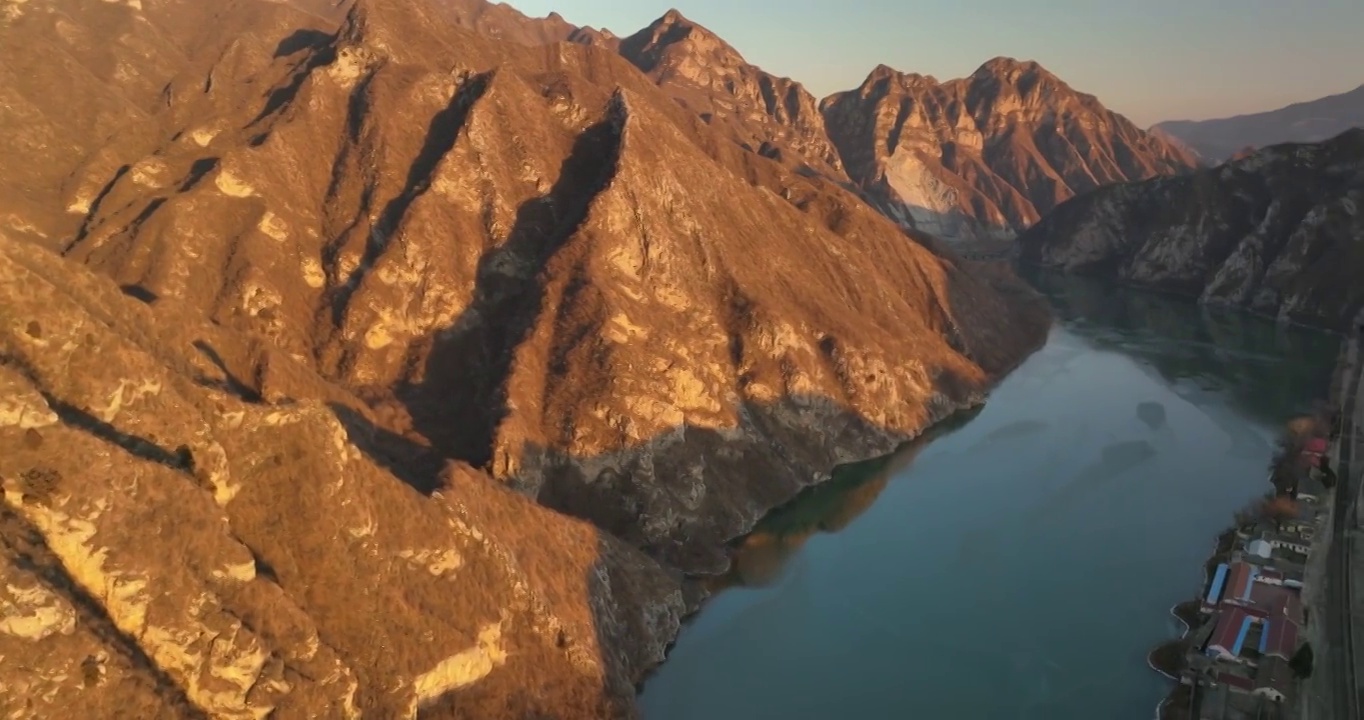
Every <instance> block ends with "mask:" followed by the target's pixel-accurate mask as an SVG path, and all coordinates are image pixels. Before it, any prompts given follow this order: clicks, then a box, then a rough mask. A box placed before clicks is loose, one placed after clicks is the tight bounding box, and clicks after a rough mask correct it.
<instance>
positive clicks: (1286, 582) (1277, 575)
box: [1255, 567, 1302, 590]
mask: <svg viewBox="0 0 1364 720" xmlns="http://www.w3.org/2000/svg"><path fill="white" fill-rule="evenodd" d="M1255 582H1257V583H1261V584H1264V585H1281V586H1283V587H1286V588H1292V589H1294V590H1302V575H1301V574H1300V573H1294V572H1293V571H1291V570H1289V571H1285V570H1282V569H1280V568H1276V567H1262V568H1260V574H1259V575H1256V576H1255Z"/></svg>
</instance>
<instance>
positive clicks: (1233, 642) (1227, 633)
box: [1203, 607, 1255, 663]
mask: <svg viewBox="0 0 1364 720" xmlns="http://www.w3.org/2000/svg"><path fill="white" fill-rule="evenodd" d="M1254 624H1255V618H1254V617H1252V616H1251V615H1250V613H1248V612H1246V611H1245V609H1244V608H1239V607H1233V608H1229V609H1227V610H1223V611H1222V614H1221V615H1218V616H1217V625H1216V627H1215V628H1214V629H1213V631H1212V638H1211V639H1209V640H1208V647H1207V649H1206V650H1204V651H1203V652H1204V654H1206V655H1208V656H1209V657H1212V658H1215V659H1218V660H1226V661H1229V662H1237V663H1239V662H1243V661H1242V659H1241V651H1242V650H1243V649H1244V648H1245V642H1246V635H1248V634H1250V627H1251V626H1252V625H1254Z"/></svg>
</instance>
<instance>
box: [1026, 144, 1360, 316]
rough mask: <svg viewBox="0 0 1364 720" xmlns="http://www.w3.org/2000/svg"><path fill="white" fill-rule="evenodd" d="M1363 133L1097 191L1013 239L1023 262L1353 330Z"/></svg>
mask: <svg viewBox="0 0 1364 720" xmlns="http://www.w3.org/2000/svg"><path fill="white" fill-rule="evenodd" d="M1361 207H1364V129H1356V130H1350V131H1347V132H1345V133H1342V134H1341V135H1339V136H1337V137H1336V138H1334V139H1332V140H1329V141H1326V142H1323V143H1317V144H1285V145H1275V146H1272V147H1269V148H1265V149H1263V150H1260V151H1259V152H1256V153H1254V154H1252V155H1250V156H1248V157H1245V158H1242V159H1240V160H1237V161H1234V162H1230V163H1227V164H1225V165H1223V166H1221V167H1218V168H1215V169H1208V170H1200V171H1198V172H1196V173H1194V174H1192V175H1186V176H1181V177H1173V178H1158V179H1154V180H1148V181H1145V182H1139V183H1129V184H1124V185H1115V186H1111V187H1106V188H1102V189H1100V190H1098V191H1095V192H1093V193H1090V194H1088V195H1085V196H1082V197H1079V198H1076V199H1074V200H1071V201H1069V202H1067V203H1065V204H1063V205H1061V206H1060V207H1058V208H1057V209H1056V210H1054V211H1053V212H1052V213H1051V214H1050V215H1048V216H1047V217H1046V218H1045V219H1044V220H1043V221H1042V222H1041V223H1039V224H1038V225H1037V226H1035V227H1034V228H1032V229H1031V230H1029V231H1028V232H1026V233H1024V234H1023V235H1022V236H1020V237H1019V238H1018V244H1019V246H1020V248H1021V252H1022V259H1023V261H1024V262H1028V263H1033V264H1038V265H1042V266H1046V267H1052V268H1058V269H1061V270H1066V271H1071V272H1077V273H1087V274H1095V275H1100V276H1103V277H1111V278H1116V279H1119V280H1122V281H1126V282H1132V283H1137V284H1141V285H1147V286H1152V287H1156V288H1160V289H1162V290H1169V291H1172V292H1178V293H1182V294H1186V295H1193V296H1197V297H1198V298H1199V300H1200V301H1201V302H1204V303H1207V304H1210V305H1221V306H1229V307H1238V308H1245V309H1248V310H1251V311H1254V312H1258V313H1263V314H1267V315H1273V316H1276V317H1278V318H1279V319H1281V320H1290V321H1294V322H1300V323H1307V324H1314V325H1322V326H1326V327H1331V328H1346V327H1349V323H1350V322H1351V321H1352V319H1353V318H1354V317H1355V316H1356V314H1357V313H1358V312H1359V310H1360V307H1361V305H1364V288H1361V286H1360V285H1359V283H1358V278H1359V274H1360V273H1361V272H1364V213H1361V212H1360V208H1361Z"/></svg>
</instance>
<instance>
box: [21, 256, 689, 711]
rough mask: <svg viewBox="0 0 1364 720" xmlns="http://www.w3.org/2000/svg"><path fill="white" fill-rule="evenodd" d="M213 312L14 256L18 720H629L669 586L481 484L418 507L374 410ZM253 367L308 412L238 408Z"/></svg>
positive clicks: (446, 477) (51, 259) (447, 479)
mask: <svg viewBox="0 0 1364 720" xmlns="http://www.w3.org/2000/svg"><path fill="white" fill-rule="evenodd" d="M196 315H197V311H196V310H195V309H194V308H193V307H192V306H189V305H185V304H182V303H178V302H173V301H170V300H163V301H158V302H157V303H156V304H155V306H154V307H147V306H146V305H144V304H143V303H141V302H140V301H138V300H135V299H133V298H130V297H127V296H126V295H124V294H123V293H121V292H120V291H119V289H118V288H117V287H116V286H115V285H114V284H113V283H112V282H111V281H109V280H108V279H105V278H99V277H96V276H94V275H93V274H91V273H89V272H88V271H87V270H85V269H83V268H81V267H80V266H78V265H76V264H74V263H71V262H69V261H67V260H63V259H62V258H60V257H57V256H56V255H54V254H52V253H49V252H47V251H44V250H41V249H39V248H37V247H34V246H32V245H31V244H27V243H21V242H17V241H14V240H11V239H8V238H3V237H0V388H2V389H0V448H3V452H0V481H2V482H3V492H4V495H3V500H0V575H3V580H0V678H2V679H3V682H4V685H5V689H6V691H5V692H4V693H0V712H3V714H4V716H5V717H25V718H27V717H33V718H40V717H92V718H93V717H113V716H116V715H118V714H119V713H122V716H126V717H139V718H153V717H167V718H183V717H214V718H261V717H265V716H267V715H273V716H276V717H328V718H347V717H349V718H359V717H412V716H413V715H414V713H415V711H416V710H415V709H416V708H417V707H418V706H422V707H424V708H425V709H426V711H427V712H428V713H432V714H431V715H430V716H433V717H468V718H491V717H508V716H514V717H525V716H531V715H533V714H535V713H536V712H540V713H547V714H552V715H554V716H564V717H601V716H607V715H610V714H613V713H616V712H621V711H623V710H624V706H623V705H621V704H620V703H622V702H623V699H624V698H628V696H629V694H630V692H631V689H632V685H633V682H634V680H635V679H636V678H637V677H638V676H639V674H640V673H641V672H642V671H643V670H644V669H646V668H647V667H649V666H650V665H652V664H653V663H656V662H657V661H658V660H660V659H661V658H662V653H663V648H664V647H665V645H666V643H667V642H669V640H670V639H671V636H672V633H673V632H675V630H676V627H677V623H678V618H679V616H680V615H681V613H682V612H683V610H684V606H683V599H682V593H681V589H680V585H679V578H678V577H677V576H676V574H675V573H673V572H669V571H665V570H663V569H662V568H661V567H660V566H659V565H658V564H657V563H655V562H654V561H652V560H649V559H648V558H647V557H645V556H644V555H643V554H642V553H640V552H639V551H637V550H634V549H633V548H630V547H628V546H626V545H625V544H624V543H622V542H620V541H619V540H617V539H615V538H613V537H610V536H609V535H606V534H605V533H602V532H601V531H599V530H597V529H595V528H593V527H591V526H590V525H588V524H586V523H583V522H580V521H575V520H571V519H568V518H566V517H563V516H562V515H558V514H556V513H553V512H550V511H548V510H545V509H543V508H541V507H539V506H537V505H536V504H535V503H533V502H531V501H530V500H528V499H526V498H524V497H522V496H520V495H517V494H516V493H513V492H511V491H509V490H506V489H504V488H502V487H500V486H499V484H497V483H495V482H494V481H493V480H492V479H491V478H488V477H486V476H485V475H483V474H481V473H479V472H477V471H475V470H473V469H471V468H469V467H467V466H463V465H457V464H456V465H451V466H449V468H448V469H446V470H445V471H444V473H443V474H442V476H441V482H440V485H439V487H438V488H437V489H436V490H435V491H434V492H433V493H431V494H430V496H423V495H422V494H421V493H418V492H417V491H416V490H414V489H413V488H412V487H410V486H409V485H407V484H405V483H404V482H403V481H402V480H401V479H399V477H400V475H401V473H398V474H395V473H394V472H392V471H390V470H389V469H388V468H386V467H385V460H383V459H382V458H383V457H384V455H383V453H382V452H381V451H379V450H376V449H375V447H376V444H379V443H381V442H382V436H383V435H384V434H385V431H383V430H381V429H379V428H378V427H377V426H376V425H375V424H374V420H373V419H372V417H371V415H372V414H371V413H370V411H369V410H368V409H367V408H366V406H365V405H364V403H363V402H361V401H360V400H359V399H357V398H355V397H354V396H353V395H351V394H349V393H347V392H346V391H344V390H342V389H340V388H338V387H336V386H334V385H332V384H330V383H327V382H326V381H325V380H323V379H321V378H320V377H318V376H317V375H316V374H314V373H312V372H311V371H309V370H308V369H307V368H306V367H305V366H303V365H301V364H298V363H295V362H293V361H292V360H290V359H288V358H281V357H279V356H278V355H276V354H272V351H270V350H269V349H266V348H264V347H262V346H260V344H258V343H253V342H251V341H250V340H248V339H245V338H243V337H240V336H239V335H237V334H236V333H233V332H231V331H228V330H225V329H223V328H221V327H219V326H215V325H212V324H209V323H203V322H200V321H199V320H197V318H196V317H195V316H196ZM262 355H269V362H270V363H271V375H272V377H273V378H274V379H273V381H272V382H273V384H274V385H275V389H276V391H277V392H279V393H282V394H286V395H291V396H295V397H298V398H303V399H299V400H297V401H295V400H287V399H286V400H281V401H279V402H276V403H273V404H270V403H265V402H262V401H261V400H260V399H259V398H258V397H257V396H256V394H255V393H252V392H246V391H244V390H243V386H244V384H245V383H246V382H248V375H249V373H250V372H251V370H250V368H252V367H253V366H256V365H259V364H260V363H262V362H265V358H263V357H262ZM456 691H460V692H456ZM451 697H457V698H458V699H459V703H460V706H459V707H458V708H455V707H446V706H448V705H449V703H450V702H452V701H451V700H450V698H451ZM441 698H446V699H445V700H442V699H441ZM612 702H616V703H617V706H616V707H614V708H613V707H612V706H611V703H612ZM442 703H445V705H446V706H442ZM442 710H445V711H447V712H441V711H442Z"/></svg>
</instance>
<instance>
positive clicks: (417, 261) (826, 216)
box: [67, 2, 1045, 569]
mask: <svg viewBox="0 0 1364 720" xmlns="http://www.w3.org/2000/svg"><path fill="white" fill-rule="evenodd" d="M437 11H438V9H437V8H434V7H428V6H424V5H415V6H410V7H399V6H396V5H390V4H388V3H382V2H378V3H376V2H371V3H362V4H358V5H356V6H355V8H354V9H353V10H352V12H351V13H350V16H349V18H348V19H347V22H346V24H345V26H344V28H343V29H342V31H341V33H340V35H339V36H338V37H337V38H336V39H335V40H332V39H330V38H319V39H318V41H317V44H315V45H311V46H307V47H302V48H300V49H298V50H297V51H295V52H294V53H292V54H287V55H283V56H281V57H275V56H273V55H272V56H269V57H264V56H260V57H258V58H256V62H257V63H258V67H259V69H257V70H253V71H252V72H251V73H250V74H247V73H241V74H239V75H238V77H245V78H248V79H246V80H244V81H241V82H239V83H237V84H235V85H233V84H231V83H227V82H225V81H224V82H216V83H215V84H214V87H213V88H212V89H211V90H210V92H209V93H207V94H204V93H196V94H193V95H190V94H189V93H183V94H179V96H180V97H181V98H183V104H178V103H177V104H175V105H173V106H172V107H171V108H169V109H168V110H167V113H168V114H170V115H173V116H174V117H176V118H186V119H188V120H189V121H190V122H192V123H193V125H190V126H187V127H184V128H183V129H182V130H180V131H178V134H177V135H175V136H173V137H174V138H175V139H172V140H170V141H168V142H167V143H166V144H165V145H163V146H162V147H161V148H160V149H158V150H157V151H156V152H154V153H153V154H151V155H148V156H146V157H144V158H143V159H141V160H138V161H136V163H135V164H134V168H135V170H134V171H130V172H128V173H126V174H125V175H124V176H122V177H119V178H117V179H115V180H114V181H113V182H112V184H110V185H109V186H108V187H107V188H106V190H105V191H104V193H103V200H102V201H101V202H100V204H99V209H98V211H97V212H94V213H92V215H91V217H90V218H89V220H88V222H87V223H86V224H85V226H84V228H83V231H82V232H81V233H80V234H79V235H78V237H77V240H76V241H75V242H74V243H72V244H71V246H70V247H69V248H68V251H67V252H68V254H69V255H70V256H71V257H72V258H74V259H78V260H80V261H82V262H86V263H88V264H90V265H91V266H93V267H96V268H99V269H101V270H103V271H104V272H106V273H108V274H110V275H111V276H113V277H114V278H116V279H117V280H118V282H120V283H121V284H123V285H125V286H129V287H136V288H137V289H138V292H140V293H144V294H145V295H148V296H152V297H170V298H177V299H180V300H183V301H186V302H189V303H191V304H193V305H195V306H197V307H201V308H203V309H204V310H205V311H206V312H207V313H208V314H209V315H210V316H211V317H212V318H213V319H214V320H216V321H218V322H220V323H223V324H225V325H229V326H233V327H236V328H239V329H241V330H243V331H247V332H252V333H254V334H257V335H260V336H262V337H265V338H268V339H269V340H270V341H271V342H272V343H274V344H275V345H276V346H277V347H279V348H280V349H281V350H282V351H283V352H285V353H286V354H288V355H292V356H293V357H295V358H297V359H299V360H300V361H302V362H307V363H313V364H314V365H315V366H316V367H318V368H319V369H320V370H321V371H322V372H323V373H324V374H326V375H327V376H328V377H331V378H335V379H337V380H338V381H339V382H342V383H344V384H345V385H346V386H348V387H350V388H353V389H355V390H356V391H357V392H360V393H362V394H363V395H364V396H365V397H366V398H367V399H368V400H370V401H371V402H372V403H374V404H376V405H379V406H382V407H384V408H386V409H387V415H386V417H388V418H390V420H389V422H390V423H391V424H392V426H393V427H394V428H395V429H397V430H399V431H401V432H406V433H410V434H412V435H413V436H414V437H418V438H420V442H424V443H430V444H432V445H434V446H436V447H437V448H439V450H440V452H442V453H443V454H445V455H446V456H448V457H452V458H456V459H460V460H464V461H467V462H470V463H472V464H474V465H476V466H479V467H487V468H489V469H490V471H491V472H493V473H494V474H495V475H497V476H498V477H500V478H503V479H505V480H506V481H507V482H508V483H509V484H511V485H512V486H514V487H517V488H518V489H520V490H522V491H523V492H525V493H527V494H529V495H531V496H533V497H536V498H538V499H540V500H541V501H542V502H545V503H546V504H548V505H550V506H551V507H555V508H558V509H560V510H563V511H565V512H569V513H571V514H575V515H578V516H581V517H585V518H588V519H591V520H592V521H594V522H596V523H597V524H598V525H600V526H601V527H604V528H607V529H609V530H611V531H613V532H615V533H617V534H619V535H620V536H622V537H625V538H626V539H628V540H630V541H631V542H633V543H634V544H636V545H638V546H640V547H644V548H646V549H648V550H649V551H650V552H651V553H653V554H654V555H656V556H658V557H661V558H664V559H666V560H668V561H669V562H672V563H676V564H678V565H681V566H683V567H687V568H690V569H718V568H719V567H720V566H721V563H722V562H723V559H722V555H721V554H720V553H719V550H718V545H719V543H720V542H721V541H723V540H725V539H727V538H729V537H732V536H734V535H736V534H738V533H740V532H742V531H743V529H744V528H745V527H747V525H748V524H749V523H751V522H752V521H753V520H754V519H756V517H758V516H759V515H760V514H761V512H762V511H763V510H765V509H766V508H767V507H769V506H770V505H772V504H774V503H775V502H777V501H780V500H782V499H784V498H785V497H786V496H788V495H789V494H791V493H792V492H794V491H795V490H796V489H797V488H799V487H800V486H801V485H803V484H807V483H809V482H813V481H814V480H816V479H817V478H819V477H822V474H823V473H825V472H827V470H828V469H829V468H831V467H832V465H834V464H835V463H838V462H842V461H845V460H849V459H853V458H856V457H859V456H866V455H871V454H876V453H880V452H884V451H887V450H889V449H891V448H893V447H894V446H895V444H896V443H897V442H899V441H900V440H902V439H904V438H906V437H908V436H911V435H913V434H914V433H916V432H918V430H919V429H921V428H922V427H924V425H926V424H927V423H929V422H931V421H932V420H935V419H937V418H939V417H941V416H942V415H943V414H945V413H946V412H948V410H949V409H950V408H952V407H955V406H956V405H959V404H961V403H968V402H973V401H974V400H975V399H977V398H978V397H979V392H980V389H981V388H982V387H983V386H984V383H985V382H986V381H987V379H988V376H989V375H990V374H991V373H992V372H994V371H997V370H999V369H1000V368H1001V367H1003V366H1004V365H1005V364H1006V363H1007V360H1005V359H1006V358H1010V357H1016V356H1017V355H1018V354H1019V352H1021V351H1023V350H1024V348H1026V347H1028V346H1030V345H1031V344H1032V343H1033V342H1034V341H1035V340H1036V339H1037V338H1038V337H1039V336H1040V333H1041V325H1043V324H1044V323H1045V321H1044V320H1042V315H1043V314H1042V313H1039V312H1037V308H1036V307H1035V306H1032V307H1029V306H1026V305H1025V307H1023V308H1021V309H1020V311H1019V312H1015V313H1011V312H1008V311H1003V310H1001V311H1000V312H998V314H990V313H986V312H983V311H982V309H984V308H990V307H994V306H1001V305H1002V304H1003V303H1004V302H1005V301H1004V299H1003V298H1002V297H1001V296H1000V294H999V292H998V291H997V290H995V289H994V288H992V287H991V286H990V285H989V284H988V283H987V282H986V281H984V280H981V279H978V278H975V277H973V276H971V275H969V274H967V273H964V272H962V270H961V269H960V268H959V267H957V265H956V264H954V263H953V262H950V261H945V260H944V259H942V258H940V257H938V256H936V255H934V254H933V253H931V252H929V251H928V250H926V249H925V248H924V247H922V246H921V245H919V244H917V243H915V242H912V241H910V240H909V239H907V238H906V237H905V236H904V235H903V234H902V233H900V232H899V231H898V230H897V229H896V228H895V227H894V226H893V225H891V224H890V223H888V222H886V221H885V220H884V219H883V218H881V217H879V216H878V215H877V214H876V213H874V212H872V211H871V210H870V209H869V208H867V207H866V206H864V205H862V204H861V203H859V202H858V201H857V199H856V198H854V197H853V196H851V195H849V194H847V193H845V192H842V191H841V190H839V189H837V188H836V187H833V186H830V185H828V184H827V183H823V182H820V181H809V180H806V179H803V178H801V177H799V176H797V175H795V174H792V173H789V172H787V171H785V170H783V169H782V168H781V166H779V165H777V164H775V163H771V162H769V161H767V160H764V159H763V158H760V157H758V156H756V155H754V154H752V153H748V152H744V151H742V150H741V149H739V148H737V147H736V146H734V145H732V144H731V143H729V142H726V141H725V140H724V139H723V138H722V137H718V136H716V135H715V134H714V133H713V132H712V131H711V130H710V129H708V128H707V127H706V126H705V125H704V123H702V122H701V121H699V120H697V119H696V118H695V117H694V116H693V115H691V114H690V113H688V112H687V111H685V110H683V109H682V108H679V107H677V105H676V104H675V103H673V102H672V101H671V100H669V99H668V98H667V96H666V95H663V94H662V93H661V92H660V91H659V90H658V89H657V88H655V87H653V85H652V84H651V83H650V82H649V81H648V80H647V79H646V78H644V77H643V76H641V75H640V74H639V73H638V72H636V71H635V70H634V68H632V67H631V66H629V65H628V64H626V63H625V62H624V61H623V60H622V59H620V58H619V57H617V56H614V55H611V54H608V53H603V52H600V51H598V50H596V49H594V48H587V47H582V46H577V45H571V44H558V45H554V46H548V47H545V48H542V49H538V50H536V51H532V52H526V51H524V50H521V49H519V48H512V47H509V46H506V45H501V44H494V43H490V42H489V41H487V40H485V39H483V38H481V37H478V36H475V35H472V34H469V33H465V32H462V31H460V30H459V29H457V28H454V27H451V26H449V25H448V24H446V25H441V24H440V20H439V17H438V15H437V14H436V13H437ZM267 44H268V43H267ZM277 54H278V53H277ZM452 68H453V70H452ZM218 74H220V75H224V76H225V75H226V73H218ZM219 108H240V109H231V110H227V109H223V110H219ZM417 118H426V119H427V120H425V121H422V120H415V119H417ZM203 127H211V128H215V129H219V130H220V131H219V132H218V133H217V134H213V135H212V136H211V137H212V139H211V140H210V141H208V142H207V143H206V144H205V145H201V144H200V143H199V142H198V141H196V140H194V137H195V132H196V130H197V129H198V128H203ZM143 169H145V171H144V170H143ZM90 184H91V185H93V186H96V187H98V186H99V182H98V181H94V180H92V182H91V183H90ZM999 282H1000V283H1002V284H1004V285H1007V284H1008V282H1009V281H1008V280H1007V279H1001V280H1000V281H999ZM1020 313H1022V314H1025V315H1028V317H1027V319H1026V321H1023V322H1019V321H1017V319H1016V316H1017V315H1018V314H1020ZM977 314H978V315H977ZM1011 316H1015V317H1011ZM968 318H969V321H968V320H967V319H968ZM891 328H894V330H890V329H891ZM987 338H988V339H987Z"/></svg>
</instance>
